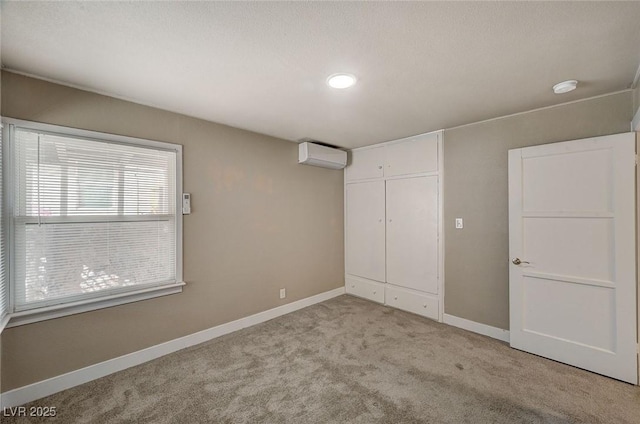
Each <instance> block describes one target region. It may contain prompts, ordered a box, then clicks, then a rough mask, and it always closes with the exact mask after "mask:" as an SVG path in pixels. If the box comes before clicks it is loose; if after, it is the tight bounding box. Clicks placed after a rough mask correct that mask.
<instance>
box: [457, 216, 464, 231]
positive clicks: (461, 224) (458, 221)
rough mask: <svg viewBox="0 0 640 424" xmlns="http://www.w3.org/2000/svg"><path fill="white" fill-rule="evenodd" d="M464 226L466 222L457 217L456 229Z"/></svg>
mask: <svg viewBox="0 0 640 424" xmlns="http://www.w3.org/2000/svg"><path fill="white" fill-rule="evenodd" d="M463 228H464V223H463V222H462V218H456V229H458V230H461V229H463Z"/></svg>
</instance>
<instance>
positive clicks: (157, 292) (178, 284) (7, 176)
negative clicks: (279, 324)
mask: <svg viewBox="0 0 640 424" xmlns="http://www.w3.org/2000/svg"><path fill="white" fill-rule="evenodd" d="M2 124H3V128H2V131H3V139H4V140H5V141H6V142H5V143H3V148H4V150H3V155H2V158H3V167H2V169H3V174H4V178H3V185H4V187H3V188H4V192H3V196H4V198H3V200H4V202H3V209H4V210H3V213H4V220H3V222H2V225H4V229H5V230H6V232H5V246H7V247H8V255H7V263H6V266H7V268H8V270H5V272H6V271H8V273H7V275H8V282H9V284H8V289H9V290H8V292H9V293H8V300H9V302H8V315H7V318H8V323H6V327H7V328H9V327H16V326H19V325H24V324H31V323H34V322H38V321H44V320H48V319H53V318H59V317H63V316H67V315H73V314H78V313H82V312H88V311H92V310H97V309H102V308H108V307H112V306H117V305H123V304H126V303H131V302H138V301H140V300H146V299H152V298H155V297H160V296H166V295H170V294H176V293H180V292H182V289H183V286H184V285H185V282H184V281H183V258H182V252H183V230H182V227H183V216H182V145H179V144H174V143H167V142H161V141H154V140H147V139H142V138H135V137H128V136H123V135H116V134H109V133H104V132H97V131H89V130H84V129H78V128H71V127H64V126H60V125H52V124H45V123H40V122H34V121H26V120H20V119H14V118H6V117H2ZM16 127H18V128H23V129H26V130H31V131H37V132H43V133H50V134H55V135H59V136H68V137H73V138H80V139H86V140H92V141H99V142H103V143H104V142H106V143H112V144H122V145H129V146H136V147H147V148H149V147H150V148H154V149H157V150H165V151H174V152H175V153H176V164H175V170H176V181H175V191H176V192H175V196H176V198H175V222H176V236H175V254H176V258H175V261H176V262H175V263H176V281H175V282H171V283H168V284H160V285H157V286H147V287H142V288H138V289H132V290H127V291H122V292H116V293H111V294H106V295H104V296H100V297H96V298H91V299H82V300H77V301H71V302H67V303H60V304H55V305H50V306H43V307H38V308H34V309H29V310H24V311H20V312H15V302H14V295H15V293H16V290H15V284H16V282H15V262H14V261H15V253H14V252H15V248H14V247H13V244H14V240H15V239H14V223H13V221H14V216H13V211H14V204H13V199H14V184H13V167H14V165H15V164H14V163H13V156H12V154H13V148H14V137H13V131H14V128H16ZM0 324H1V323H0ZM0 331H2V326H1V325H0Z"/></svg>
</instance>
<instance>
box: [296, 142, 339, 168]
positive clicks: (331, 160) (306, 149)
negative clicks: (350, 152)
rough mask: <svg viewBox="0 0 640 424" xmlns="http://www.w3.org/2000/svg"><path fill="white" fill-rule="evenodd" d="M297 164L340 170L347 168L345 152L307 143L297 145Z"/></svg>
mask: <svg viewBox="0 0 640 424" xmlns="http://www.w3.org/2000/svg"><path fill="white" fill-rule="evenodd" d="M298 163H301V164H304V165H313V166H321V167H323V168H331V169H342V168H344V167H345V166H347V152H345V151H344V150H339V149H334V148H331V147H326V146H321V145H319V144H314V143H309V142H305V143H300V144H299V145H298Z"/></svg>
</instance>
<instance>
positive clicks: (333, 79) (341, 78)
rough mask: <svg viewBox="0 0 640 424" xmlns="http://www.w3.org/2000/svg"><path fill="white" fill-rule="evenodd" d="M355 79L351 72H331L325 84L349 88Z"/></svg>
mask: <svg viewBox="0 0 640 424" xmlns="http://www.w3.org/2000/svg"><path fill="white" fill-rule="evenodd" d="M356 81H357V79H356V77H355V76H353V75H351V74H333V75H331V76H329V78H327V84H329V86H330V87H333V88H340V89H342V88H349V87H351V86H352V85H354V84H355V83H356Z"/></svg>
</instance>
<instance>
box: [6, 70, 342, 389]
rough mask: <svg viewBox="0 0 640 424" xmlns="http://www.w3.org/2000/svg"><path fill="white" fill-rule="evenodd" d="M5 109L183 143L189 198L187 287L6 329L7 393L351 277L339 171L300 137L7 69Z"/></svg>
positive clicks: (28, 116)
mask: <svg viewBox="0 0 640 424" xmlns="http://www.w3.org/2000/svg"><path fill="white" fill-rule="evenodd" d="M2 112H3V114H4V116H8V117H13V118H20V119H26V120H32V121H39V122H46V123H52V124H58V125H64V126H70V127H76V128H83V129H89V130H96V131H104V132H110V133H114V134H122V135H127V136H133V137H142V138H148V139H152V140H159V141H167V142H172V143H178V144H182V145H183V146H184V190H185V191H186V192H190V193H191V194H192V196H193V198H192V214H191V215H189V216H185V219H184V278H185V281H187V286H186V288H185V290H184V292H183V293H181V294H177V295H171V296H166V297H162V298H157V299H153V300H147V301H142V302H138V303H133V304H128V305H123V306H118V307H113V308H108V309H102V310H99V311H94V312H88V313H84V314H79V315H75V316H69V317H64V318H58V319H53V320H49V321H44V322H40V323H36V324H30V325H25V326H21V327H17V328H10V329H7V330H5V332H4V333H3V334H2V369H3V373H2V391H7V390H10V389H13V388H16V387H20V386H24V385H26V384H30V383H33V382H36V381H39V380H43V379H46V378H49V377H53V376H56V375H59V374H62V373H65V372H69V371H72V370H75V369H78V368H81V367H85V366H88V365H91V364H95V363H97V362H100V361H104V360H107V359H110V358H114V357H117V356H120V355H124V354H126V353H130V352H133V351H136V350H139V349H143V348H146V347H149V346H152V345H155V344H158V343H162V342H165V341H168V340H171V339H174V338H176V337H181V336H185V335H187V334H190V333H193V332H196V331H199V330H203V329H206V328H209V327H213V326H215V325H218V324H222V323H225V322H228V321H232V320H235V319H238V318H241V317H244V316H248V315H251V314H254V313H256V312H260V311H264V310H266V309H270V308H273V307H276V306H279V305H281V304H284V303H288V302H291V301H294V300H298V299H301V298H305V297H308V296H312V295H314V294H318V293H321V292H324V291H327V290H331V289H334V288H337V287H340V286H343V285H344V262H343V256H344V251H343V179H342V178H343V177H342V176H343V173H342V172H341V171H334V170H328V169H322V168H317V167H311V166H304V165H298V164H297V145H296V144H295V143H291V142H288V141H284V140H279V139H275V138H272V137H268V136H264V135H260V134H256V133H251V132H248V131H243V130H239V129H235V128H230V127H227V126H224V125H219V124H214V123H211V122H206V121H202V120H198V119H194V118H189V117H186V116H182V115H178V114H175V113H170V112H166V111H162V110H158V109H154V108H151V107H146V106H141V105H137V104H133V103H129V102H125V101H122V100H117V99H113V98H109V97H105V96H101V95H97V94H93V93H88V92H84V91H80V90H76V89H72V88H68V87H63V86H60V85H56V84H51V83H48V82H44V81H39V80H35V79H31V78H27V77H24V76H19V75H16V74H12V73H7V72H4V73H3V74H2ZM281 287H285V288H286V289H287V298H286V300H280V299H279V296H278V295H279V293H278V290H279V288H281Z"/></svg>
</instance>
